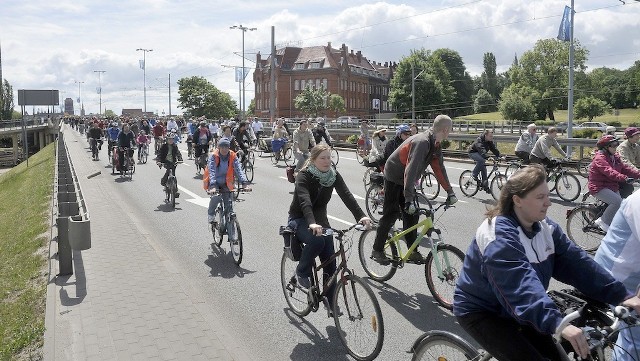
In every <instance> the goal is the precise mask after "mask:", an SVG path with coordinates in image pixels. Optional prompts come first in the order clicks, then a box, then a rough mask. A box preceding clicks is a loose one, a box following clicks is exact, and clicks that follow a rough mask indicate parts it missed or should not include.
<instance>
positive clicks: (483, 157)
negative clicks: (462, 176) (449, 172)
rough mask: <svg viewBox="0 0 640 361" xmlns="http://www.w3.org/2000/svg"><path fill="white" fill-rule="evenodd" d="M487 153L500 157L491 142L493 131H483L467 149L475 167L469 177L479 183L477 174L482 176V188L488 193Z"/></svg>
mask: <svg viewBox="0 0 640 361" xmlns="http://www.w3.org/2000/svg"><path fill="white" fill-rule="evenodd" d="M489 151H491V153H493V154H494V155H495V156H496V157H500V151H499V150H498V148H496V144H495V143H494V142H493V130H491V129H487V130H485V131H484V132H483V133H482V134H481V135H480V136H479V137H478V138H476V140H475V141H474V142H473V143H472V144H471V146H470V147H469V158H471V159H473V161H474V162H476V166H475V167H474V168H473V172H471V176H472V177H473V179H474V180H475V181H476V182H479V181H480V179H479V178H478V173H480V174H481V175H482V188H483V189H484V190H485V192H487V193H489V192H491V190H490V189H489V180H488V179H487V165H486V162H487V159H489Z"/></svg>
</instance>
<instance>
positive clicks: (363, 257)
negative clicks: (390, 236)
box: [358, 229, 398, 282]
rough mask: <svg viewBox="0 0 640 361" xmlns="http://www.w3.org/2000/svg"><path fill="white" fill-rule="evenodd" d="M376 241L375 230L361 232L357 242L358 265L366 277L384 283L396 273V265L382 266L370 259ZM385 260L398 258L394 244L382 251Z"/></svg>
mask: <svg viewBox="0 0 640 361" xmlns="http://www.w3.org/2000/svg"><path fill="white" fill-rule="evenodd" d="M375 239H376V230H375V229H370V230H367V231H364V232H362V234H361V235H360V240H359V241H358V257H359V258H360V264H362V268H363V269H364V271H365V272H366V273H367V275H368V276H369V277H370V278H371V279H373V280H376V281H378V282H384V281H387V280H389V279H391V277H393V275H394V274H395V273H396V270H397V265H395V264H394V263H389V264H388V265H382V264H380V263H378V262H376V261H374V260H372V259H371V251H373V243H374V242H375ZM384 251H385V252H384V253H385V254H386V255H387V258H389V259H396V258H397V257H398V249H397V248H396V244H395V243H390V244H388V245H387V246H386V247H385V250H384Z"/></svg>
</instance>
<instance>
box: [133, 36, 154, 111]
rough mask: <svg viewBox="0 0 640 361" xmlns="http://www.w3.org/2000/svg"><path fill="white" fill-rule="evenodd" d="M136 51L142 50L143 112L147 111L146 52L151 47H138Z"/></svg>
mask: <svg viewBox="0 0 640 361" xmlns="http://www.w3.org/2000/svg"><path fill="white" fill-rule="evenodd" d="M136 51H142V81H143V84H144V85H143V87H144V90H143V92H144V112H145V113H146V112H147V53H148V52H150V51H153V49H143V48H138V49H136Z"/></svg>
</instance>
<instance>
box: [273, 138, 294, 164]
mask: <svg viewBox="0 0 640 361" xmlns="http://www.w3.org/2000/svg"><path fill="white" fill-rule="evenodd" d="M278 141H279V140H278V139H276V143H272V148H271V154H270V156H271V163H273V165H277V164H278V162H279V161H280V160H283V161H284V164H286V165H287V166H290V165H292V164H293V163H294V162H292V161H291V158H292V157H293V149H291V147H290V146H289V145H288V141H287V140H284V141H280V142H281V143H280V144H279V143H278ZM274 145H275V146H274ZM278 145H279V146H280V147H279V148H278ZM276 149H277V150H276Z"/></svg>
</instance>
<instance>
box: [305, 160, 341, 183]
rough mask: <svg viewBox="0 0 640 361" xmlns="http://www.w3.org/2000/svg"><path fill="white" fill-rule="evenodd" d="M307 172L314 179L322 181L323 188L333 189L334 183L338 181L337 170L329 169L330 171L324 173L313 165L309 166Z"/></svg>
mask: <svg viewBox="0 0 640 361" xmlns="http://www.w3.org/2000/svg"><path fill="white" fill-rule="evenodd" d="M307 170H308V171H309V173H311V174H312V175H313V176H314V177H316V178H318V180H319V181H320V185H321V186H323V187H331V186H332V185H333V182H335V181H336V171H335V169H333V167H329V170H328V171H326V172H322V171H320V170H319V169H318V168H316V166H315V165H313V164H311V165H309V167H308V168H307Z"/></svg>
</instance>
